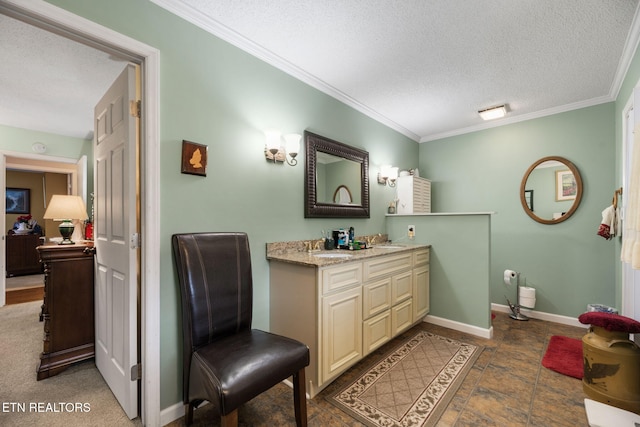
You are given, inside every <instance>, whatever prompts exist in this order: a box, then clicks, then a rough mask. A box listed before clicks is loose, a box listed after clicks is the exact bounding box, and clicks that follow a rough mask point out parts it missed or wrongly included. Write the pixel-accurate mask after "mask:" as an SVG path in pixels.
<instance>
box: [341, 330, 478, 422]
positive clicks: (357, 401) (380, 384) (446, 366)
mask: <svg viewBox="0 0 640 427" xmlns="http://www.w3.org/2000/svg"><path fill="white" fill-rule="evenodd" d="M481 352H482V347H479V346H475V345H471V344H465V343H462V342H460V341H456V340H452V339H449V338H444V337H441V336H439V335H435V334H431V333H429V332H424V331H422V332H419V333H418V334H416V335H414V336H413V337H412V338H410V339H409V340H407V341H406V342H405V343H403V344H401V345H400V346H398V347H397V348H396V349H395V350H393V351H392V352H391V353H389V354H388V355H387V356H385V357H384V358H383V359H382V360H381V361H380V362H379V363H377V364H376V365H374V366H373V367H372V368H370V369H369V370H367V371H366V372H365V373H363V374H362V375H361V376H360V377H358V378H357V379H356V380H355V381H354V382H352V383H351V384H349V385H348V386H347V387H345V388H343V389H341V390H339V391H338V392H337V393H335V394H334V395H332V396H331V397H330V398H329V401H330V402H331V403H333V404H334V405H336V406H337V407H339V408H340V409H342V410H343V411H345V412H346V413H348V414H349V415H351V416H353V417H354V418H356V419H357V420H359V421H361V422H362V423H364V424H365V425H367V426H371V427H382V426H385V427H400V426H432V425H435V423H436V422H437V421H438V419H439V418H440V416H441V415H442V412H443V411H444V410H445V409H446V407H447V405H448V403H449V401H450V400H451V398H452V397H453V395H454V394H455V391H456V390H457V389H458V387H459V386H460V384H461V383H462V381H463V380H464V377H465V376H466V375H467V373H468V372H469V370H470V369H471V368H472V367H473V363H474V362H475V360H476V359H477V358H478V356H479V355H480V353H481Z"/></svg>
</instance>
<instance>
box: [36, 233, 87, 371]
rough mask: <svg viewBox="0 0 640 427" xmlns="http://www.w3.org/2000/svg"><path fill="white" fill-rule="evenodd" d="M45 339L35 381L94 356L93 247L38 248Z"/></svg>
mask: <svg viewBox="0 0 640 427" xmlns="http://www.w3.org/2000/svg"><path fill="white" fill-rule="evenodd" d="M37 249H38V253H39V254H40V259H41V260H42V262H43V263H44V303H43V305H42V315H41V316H42V319H43V320H44V338H43V348H42V354H41V355H40V366H38V374H37V378H38V381H39V380H42V379H45V378H48V377H51V376H54V375H57V374H59V373H60V372H62V371H63V370H65V369H66V368H67V367H68V366H69V365H71V364H73V363H75V362H79V361H81V360H86V359H90V358H92V357H93V356H94V354H95V353H94V316H93V312H94V311H93V305H94V300H93V295H94V292H93V261H94V248H93V244H92V243H89V244H74V245H64V246H63V245H57V244H47V245H43V246H39V247H38V248H37Z"/></svg>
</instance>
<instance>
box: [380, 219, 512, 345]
mask: <svg viewBox="0 0 640 427" xmlns="http://www.w3.org/2000/svg"><path fill="white" fill-rule="evenodd" d="M493 216H494V215H490V214H477V215H417V216H410V215H389V216H387V232H388V233H389V238H390V239H391V240H392V242H397V243H416V244H425V245H431V250H430V253H429V296H430V301H429V315H430V316H436V317H438V318H441V319H446V320H450V321H453V322H458V323H460V324H463V325H471V326H475V327H477V328H481V329H483V330H484V331H482V330H480V329H479V330H476V331H474V333H476V334H480V335H482V336H487V335H484V333H488V331H489V329H490V328H491V316H490V314H491V304H490V301H489V271H490V266H491V245H492V241H491V221H492V217H493ZM409 225H413V226H415V238H414V239H413V241H411V240H409V238H408V237H407V228H408V226H409ZM513 299H515V298H512V300H513ZM465 327H466V326H465Z"/></svg>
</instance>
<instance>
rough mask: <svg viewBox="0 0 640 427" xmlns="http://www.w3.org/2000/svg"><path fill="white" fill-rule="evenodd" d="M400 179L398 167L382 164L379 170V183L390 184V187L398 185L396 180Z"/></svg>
mask: <svg viewBox="0 0 640 427" xmlns="http://www.w3.org/2000/svg"><path fill="white" fill-rule="evenodd" d="M397 179H398V168H397V167H392V166H391V165H382V166H380V172H378V184H382V185H385V184H386V185H388V186H389V187H395V186H396V180H397Z"/></svg>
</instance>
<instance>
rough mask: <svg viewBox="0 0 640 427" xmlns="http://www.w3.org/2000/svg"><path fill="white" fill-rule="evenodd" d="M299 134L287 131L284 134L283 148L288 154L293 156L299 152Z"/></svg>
mask: <svg viewBox="0 0 640 427" xmlns="http://www.w3.org/2000/svg"><path fill="white" fill-rule="evenodd" d="M301 138H302V136H301V135H299V134H297V133H288V134H286V135H285V136H284V140H285V144H286V145H285V149H286V151H287V153H288V154H289V155H293V156H295V155H296V154H298V153H299V152H300V139H301Z"/></svg>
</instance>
